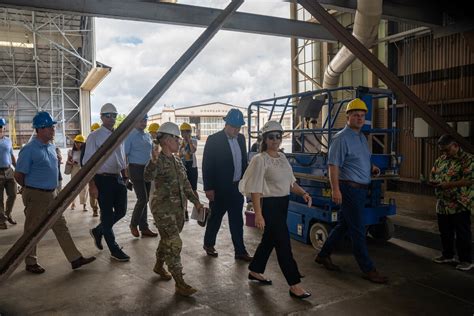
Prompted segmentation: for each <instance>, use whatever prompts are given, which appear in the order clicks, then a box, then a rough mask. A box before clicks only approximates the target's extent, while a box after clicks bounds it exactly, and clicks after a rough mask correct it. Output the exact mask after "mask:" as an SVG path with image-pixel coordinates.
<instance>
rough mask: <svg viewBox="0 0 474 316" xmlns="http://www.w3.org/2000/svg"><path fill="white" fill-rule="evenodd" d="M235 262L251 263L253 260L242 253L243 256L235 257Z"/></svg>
mask: <svg viewBox="0 0 474 316" xmlns="http://www.w3.org/2000/svg"><path fill="white" fill-rule="evenodd" d="M235 260H242V261H246V262H251V261H252V260H253V257H252V256H250V255H249V254H248V253H244V254H243V255H235Z"/></svg>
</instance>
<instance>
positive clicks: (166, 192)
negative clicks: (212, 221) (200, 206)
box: [143, 152, 199, 213]
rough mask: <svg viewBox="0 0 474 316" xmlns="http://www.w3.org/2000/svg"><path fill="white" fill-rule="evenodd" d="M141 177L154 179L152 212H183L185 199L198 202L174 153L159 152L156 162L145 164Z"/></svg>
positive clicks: (149, 179)
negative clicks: (168, 154) (169, 155)
mask: <svg viewBox="0 0 474 316" xmlns="http://www.w3.org/2000/svg"><path fill="white" fill-rule="evenodd" d="M143 177H144V180H145V181H155V188H156V189H155V193H154V194H153V197H152V210H151V211H152V212H154V213H160V212H166V213H169V212H183V210H184V209H185V207H186V200H190V201H191V202H192V203H193V204H196V203H199V199H198V198H197V197H196V196H195V195H194V192H193V189H192V188H191V184H190V183H189V181H188V178H187V175H186V169H185V168H184V165H183V163H182V162H181V159H179V158H178V157H176V156H174V155H173V156H171V157H168V156H166V155H165V154H163V152H160V154H159V155H158V159H157V160H156V162H153V161H150V162H149V163H148V164H147V165H146V167H145V172H144V174H143ZM155 205H156V207H155Z"/></svg>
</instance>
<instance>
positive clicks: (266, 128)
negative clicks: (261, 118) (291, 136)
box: [262, 121, 283, 134]
mask: <svg viewBox="0 0 474 316" xmlns="http://www.w3.org/2000/svg"><path fill="white" fill-rule="evenodd" d="M269 132H283V127H281V124H280V123H278V122H277V121H268V122H266V123H265V125H263V127H262V133H263V134H266V133H269Z"/></svg>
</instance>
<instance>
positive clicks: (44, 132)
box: [15, 112, 95, 274]
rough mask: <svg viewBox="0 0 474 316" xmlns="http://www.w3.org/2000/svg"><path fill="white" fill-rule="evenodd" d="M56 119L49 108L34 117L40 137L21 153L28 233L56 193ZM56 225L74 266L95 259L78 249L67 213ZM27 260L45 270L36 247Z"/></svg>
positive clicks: (34, 269) (19, 173) (31, 267)
mask: <svg viewBox="0 0 474 316" xmlns="http://www.w3.org/2000/svg"><path fill="white" fill-rule="evenodd" d="M56 123H57V122H56V121H54V120H53V118H52V117H51V115H49V113H48V112H38V113H37V114H36V115H35V117H34V118H33V128H34V129H35V130H36V137H33V139H32V140H31V141H30V142H29V143H28V144H26V145H25V146H24V147H23V148H22V149H21V151H20V153H19V154H18V161H17V165H16V170H15V179H16V181H17V182H18V184H19V185H21V186H22V187H23V193H22V198H23V204H24V205H25V233H26V232H29V231H31V230H33V229H35V227H36V226H37V225H38V224H39V223H40V222H41V221H42V220H43V219H44V217H45V216H46V215H47V212H48V205H49V204H50V202H51V201H52V200H53V199H54V198H55V197H56V188H57V186H58V172H59V170H58V158H57V155H56V146H54V145H53V144H52V143H51V141H52V140H53V138H54V133H55V124H56ZM52 229H53V232H54V234H55V235H56V239H57V240H58V242H59V245H60V246H61V249H62V250H63V252H64V254H65V255H66V257H67V259H68V261H69V262H71V266H72V268H73V269H77V268H79V267H81V266H83V265H85V264H88V263H91V262H92V261H94V260H95V257H89V258H84V257H83V256H82V254H81V253H80V252H79V250H77V248H76V245H75V244H74V241H73V240H72V237H71V234H70V233H69V229H68V227H67V224H66V220H65V219H64V216H62V215H61V217H60V218H59V219H58V221H57V222H56V223H55V224H54V225H53V227H52ZM25 263H26V271H28V272H31V273H36V274H39V273H43V272H44V271H45V270H44V269H43V267H42V266H40V265H39V264H38V258H37V257H36V247H34V248H33V250H32V251H31V253H30V254H29V255H28V256H27V257H26V259H25Z"/></svg>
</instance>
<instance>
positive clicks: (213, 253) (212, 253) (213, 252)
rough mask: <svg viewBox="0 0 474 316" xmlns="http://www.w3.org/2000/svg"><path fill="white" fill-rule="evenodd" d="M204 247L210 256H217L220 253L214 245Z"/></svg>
mask: <svg viewBox="0 0 474 316" xmlns="http://www.w3.org/2000/svg"><path fill="white" fill-rule="evenodd" d="M202 249H204V250H205V251H206V253H207V255H208V256H211V257H217V256H218V255H219V254H218V253H217V251H216V249H215V248H214V247H208V246H202Z"/></svg>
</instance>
